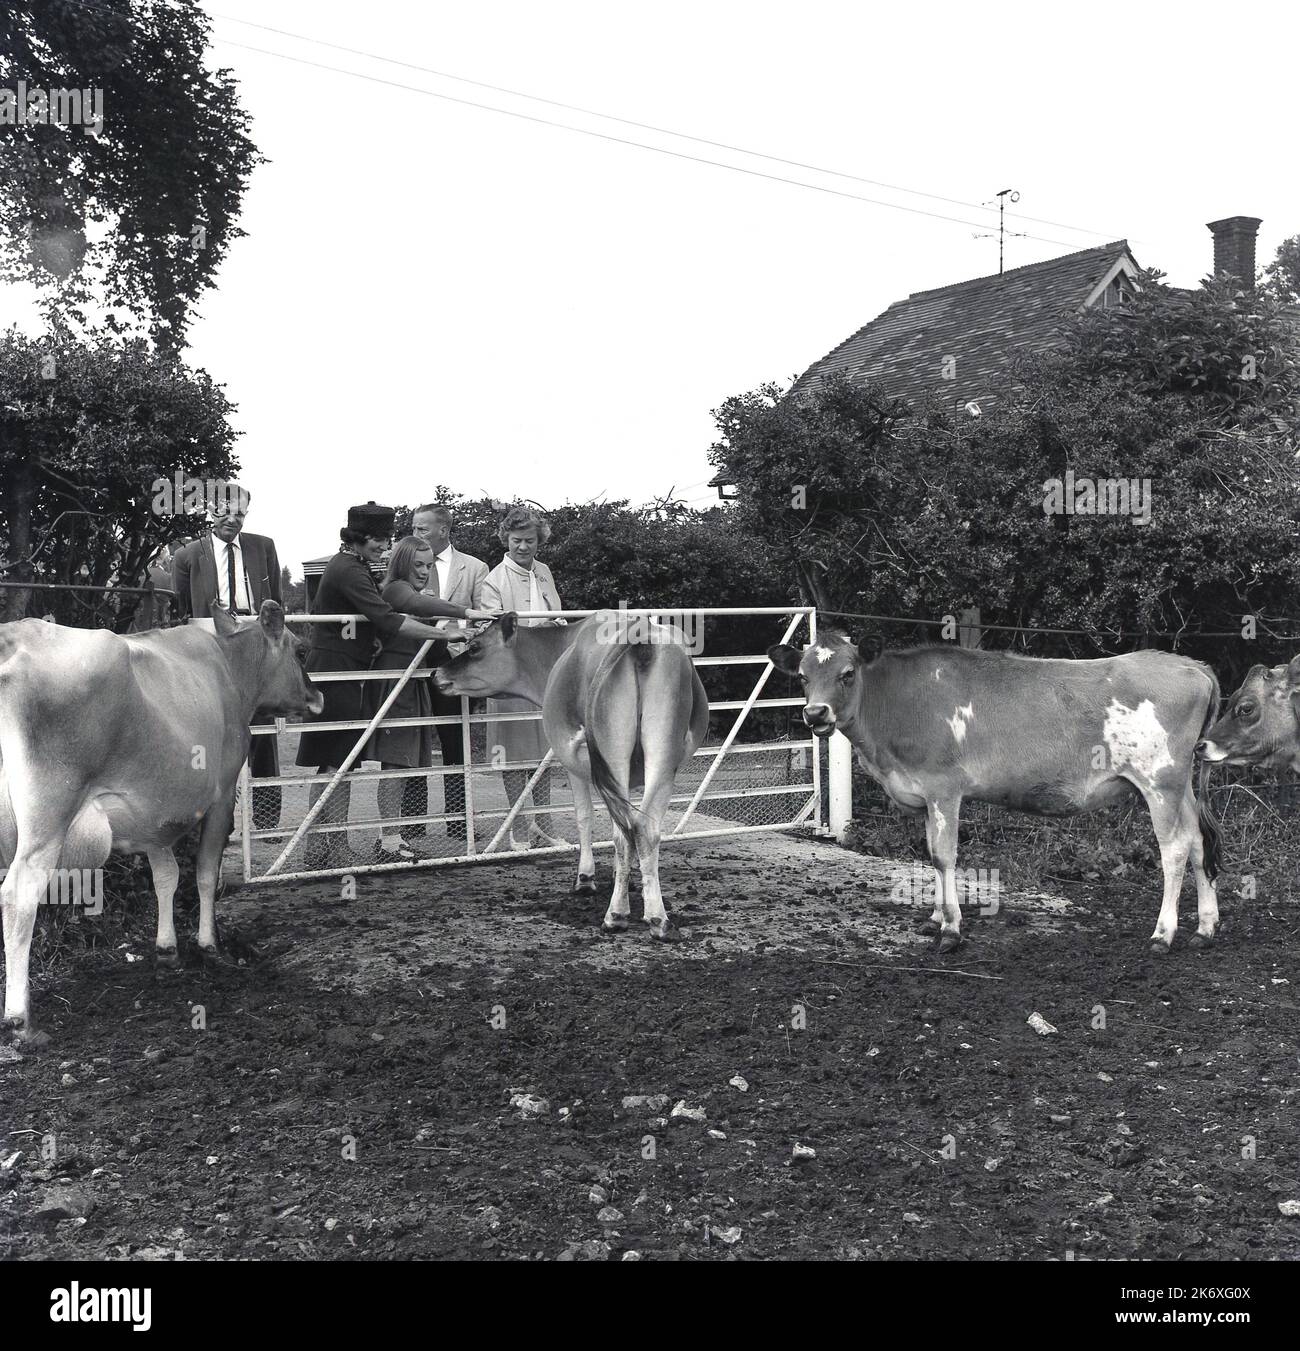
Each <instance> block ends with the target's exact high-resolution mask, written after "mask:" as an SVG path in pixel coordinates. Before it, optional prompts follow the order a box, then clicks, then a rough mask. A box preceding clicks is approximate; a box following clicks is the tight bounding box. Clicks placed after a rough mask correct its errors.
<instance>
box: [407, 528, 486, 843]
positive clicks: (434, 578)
mask: <svg viewBox="0 0 1300 1351" xmlns="http://www.w3.org/2000/svg"><path fill="white" fill-rule="evenodd" d="M451 527H452V513H451V508H450V507H446V506H443V505H441V504H440V503H437V502H426V503H425V504H424V505H423V506H420V507H416V509H415V514H414V515H413V516H412V518H411V533H412V534H413V535H417V536H419V538H420V539H422V540H424V542H425V543H426V544H428V546H429V547H430V548H431V549H432V550H433V555H434V566H433V567H432V568H430V569H429V582H428V585H427V586H426V587H425V588H424V591H425V594H426V595H429V596H438V597H440V598H441V599H442V600H447V601H451V602H452V604H454V605H463V606H464V607H465V608H466V609H467V610H478V609H480V608H482V607H481V606H480V605H479V600H480V599H481V597H482V594H483V579H484V578H485V577H486V576H487V573H488V566H487V564H486V563H485V562H483V560H482V559H481V558H475V557H474V555H473V554H466V553H461V551H460V550H459V549H457V548H455V547H454V546H453V545H452V542H451ZM435 627H439V626H435ZM429 683H430V685H432V686H433V713H434V716H435V717H438V718H443V717H459V716H460V697H459V696H458V695H453V694H443V693H442V692H441V691H440V690H439V689H438V688H437V686H436V685H434V684H433V682H432V681H430V682H429ZM434 730H435V731H436V732H437V733H438V744H439V746H441V747H442V763H443V764H444V765H463V764H464V763H465V744H464V739H463V737H462V734H461V729H460V728H459V727H457V726H454V725H452V724H448V725H446V726H443V727H436V728H435V729H434ZM442 801H443V811H444V812H445V813H446V814H447V815H448V816H450V815H453V814H454V813H461V814H463V813H464V811H465V775H464V774H463V773H461V774H444V775H443V776H442ZM402 815H403V816H427V815H429V782H428V780H427V779H424V778H411V779H407V780H406V788H405V790H404V792H403V794H402ZM407 829H408V830H418V829H419V828H418V827H408V828H407ZM447 835H448V836H449V837H450V838H452V839H456V840H463V839H465V837H466V835H465V822H464V821H448V822H447Z"/></svg>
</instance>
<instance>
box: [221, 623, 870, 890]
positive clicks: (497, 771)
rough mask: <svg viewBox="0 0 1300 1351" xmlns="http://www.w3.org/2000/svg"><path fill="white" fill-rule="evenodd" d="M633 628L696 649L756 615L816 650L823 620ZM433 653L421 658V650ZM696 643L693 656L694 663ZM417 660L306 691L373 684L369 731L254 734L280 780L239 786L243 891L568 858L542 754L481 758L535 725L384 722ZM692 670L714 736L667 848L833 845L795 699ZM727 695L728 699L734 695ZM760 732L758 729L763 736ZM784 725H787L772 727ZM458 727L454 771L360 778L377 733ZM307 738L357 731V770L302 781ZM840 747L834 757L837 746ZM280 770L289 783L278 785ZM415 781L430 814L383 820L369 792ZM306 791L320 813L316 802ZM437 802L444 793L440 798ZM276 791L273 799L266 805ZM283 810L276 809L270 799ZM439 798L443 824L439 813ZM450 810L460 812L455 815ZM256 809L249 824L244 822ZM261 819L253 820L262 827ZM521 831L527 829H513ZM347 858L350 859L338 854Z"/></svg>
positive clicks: (563, 797) (607, 832) (328, 726)
mask: <svg viewBox="0 0 1300 1351" xmlns="http://www.w3.org/2000/svg"><path fill="white" fill-rule="evenodd" d="M592 613H593V612H592V611H590V610H564V611H536V612H523V613H521V618H534V617H551V618H554V617H556V616H562V617H564V618H566V619H569V620H574V619H580V618H585V617H586V616H588V615H590V614H592ZM626 613H627V614H628V615H629V616H634V615H648V616H654V617H657V618H658V619H659V620H660V621H661V622H665V623H675V624H677V625H679V626H680V627H683V628H684V630H685V631H686V634H687V637H688V638H692V639H694V638H697V636H698V634H699V633H700V632H702V631H704V630H707V628H708V626H709V625H710V624H711V623H712V622H713V621H716V620H719V619H722V618H724V617H742V616H756V615H770V616H781V617H784V618H786V620H787V623H786V624H785V625H784V633H783V634H781V633H780V632H779V630H777V629H776V628H775V626H774V630H773V636H774V637H779V638H780V641H782V642H791V641H800V640H803V639H805V638H806V639H807V641H810V642H811V641H814V640H815V639H816V636H817V615H816V611H815V610H814V609H812V608H806V607H797V608H789V609H781V608H779V607H761V608H754V609H733V608H715V609H699V610H666V609H658V610H650V609H645V610H628V611H626ZM287 619H288V621H289V622H290V623H296V624H311V623H340V622H343V621H345V620H348V619H357V620H360V619H361V616H350V615H289V616H287ZM426 648H427V644H426ZM700 649H701V644H700V643H699V642H698V641H697V642H696V643H695V644H694V650H695V651H697V652H699V651H700ZM424 651H425V649H424V648H422V649H421V652H420V654H418V655H417V656H416V657H415V658H413V659H412V662H411V664H410V665H409V666H408V667H407V669H406V671H405V672H401V671H394V670H383V671H372V672H359V673H351V672H347V673H334V672H328V673H327V672H320V673H317V674H316V676H315V677H314V679H316V680H317V681H328V680H340V679H346V680H358V679H360V680H380V681H386V682H389V683H391V684H392V685H393V688H392V689H391V690H390V691H389V697H388V698H387V699H386V700H385V701H384V703H383V704H382V705H381V706H380V708H379V709H378V711H377V712H376V714H375V716H374V718H372V719H370V720H369V721H360V720H358V721H355V722H328V723H327V722H319V721H310V722H307V723H286V722H285V721H284V720H280V721H278V722H277V723H276V724H275V725H274V726H264V727H254V728H253V734H254V736H276V737H278V740H279V751H280V768H281V773H280V775H279V777H276V778H265V779H263V778H259V779H256V780H253V779H251V778H250V776H249V771H248V768H247V766H245V768H244V771H243V774H242V776H241V780H240V792H239V806H238V809H237V815H236V835H237V841H238V848H239V849H240V851H241V853H242V864H243V867H242V871H243V877H244V881H245V882H247V883H264V882H274V881H278V880H289V879H293V878H304V877H326V876H331V875H335V876H336V875H340V874H343V873H360V872H388V871H403V870H411V869H419V868H430V867H438V866H442V865H446V864H460V863H475V862H481V861H484V860H498V861H500V860H501V859H503V858H511V857H518V856H520V855H527V856H533V857H537V856H547V855H558V854H564V853H566V852H567V853H574V852H575V851H576V849H577V831H576V821H575V818H574V814H573V810H572V798H571V796H570V793H569V789H568V782H567V775H566V773H565V771H564V770H563V768H562V767H560V766H559V765H557V764H554V763H553V760H552V754H551V752H550V751H548V752H547V754H546V756H545V757H544V758H543V759H541V760H540V761H536V760H534V761H526V762H517V763H513V762H512V763H503V762H502V761H501V758H500V755H499V754H498V755H497V756H496V757H493V756H491V755H489V754H488V750H487V745H486V728H485V726H484V725H485V724H486V723H488V722H492V721H503V720H508V721H514V720H519V721H540V719H541V711H540V710H538V711H536V712H529V713H516V714H505V715H503V714H492V715H488V714H486V713H481V712H473V711H471V708H470V701H469V700H468V699H462V700H461V712H460V716H459V717H431V718H398V719H394V718H389V717H387V713H388V708H389V706H390V705H391V704H392V703H393V702H394V700H395V699H396V697H397V694H398V691H399V689H400V688H401V687H402V686H404V685H405V683H406V682H407V681H408V680H427V679H429V672H428V670H424V671H421V670H419V669H418V665H419V662H420V661H421V660H422V658H423V655H424ZM694 660H695V665H696V668H697V669H698V670H699V672H700V677H701V679H702V680H703V682H704V686H705V690H706V692H708V693H709V696H710V697H709V708H710V724H709V734H708V737H707V739H706V741H705V744H704V745H702V746H701V747H700V748H699V749H698V750H697V751H696V753H695V756H694V758H693V761H692V763H691V764H689V765H684V766H683V767H682V770H681V772H680V773H679V775H678V778H677V791H676V793H675V794H674V796H673V798H672V802H671V806H670V808H669V813H668V816H667V818H666V819H665V822H664V842H665V843H669V842H671V841H673V840H687V839H706V838H710V837H714V836H719V837H720V836H730V835H739V834H743V833H746V832H751V831H774V830H793V829H801V830H807V831H809V832H813V833H817V834H826V833H828V829H827V825H826V821H827V814H826V812H824V811H823V805H822V799H823V793H822V783H823V777H824V774H825V772H826V767H825V765H824V756H823V751H822V745H821V743H820V742H819V741H817V739H816V738H814V737H812V736H811V735H809V734H808V733H807V731H806V730H805V729H804V728H803V725H802V721H801V720H800V718H799V716H798V714H799V709H800V708H801V706H802V703H803V701H802V699H800V698H797V697H795V698H780V697H769V698H763V697H762V696H763V693H764V690H765V688H766V686H767V684H768V680H769V678H770V676H771V674H772V671H773V669H774V668H773V667H772V665H771V663H770V662H769V661H768V660H767V657H766V656H765V655H763V654H752V653H743V654H737V655H725V654H723V655H718V654H715V655H696V656H695V657H694ZM743 666H754V667H757V668H759V669H758V674H757V676H756V678H755V680H754V683H753V685H752V688H750V689H749V690H748V694H747V696H746V697H744V698H735V697H730V698H727V697H719V698H716V699H715V698H714V693H713V691H712V690H710V683H711V677H712V683H713V684H714V685H715V687H716V684H717V680H718V676H717V675H716V674H715V673H716V672H720V671H722V670H725V669H727V668H735V667H743ZM733 693H734V691H733ZM760 722H762V723H764V724H766V725H765V726H763V727H760V726H758V725H757V724H759V723H760ZM778 724H783V725H779V726H778ZM421 725H427V726H434V727H437V726H447V725H453V726H458V727H459V729H460V736H461V746H462V749H463V752H464V756H465V764H464V766H463V769H462V767H461V766H459V765H452V766H443V765H441V764H434V765H433V766H432V767H428V768H421V769H402V770H384V769H379V768H375V769H368V770H361V769H360V768H359V766H360V764H361V763H362V759H361V757H362V753H363V751H364V749H365V746H366V743H367V741H368V739H369V737H370V734H371V733H372V732H373V731H374V730H375V728H376V727H401V726H405V727H409V726H421ZM304 727H311V728H315V729H319V730H336V731H342V730H345V729H348V730H354V731H356V733H357V740H356V743H355V745H354V747H353V756H352V759H351V760H350V761H349V763H348V764H345V765H344V766H343V768H342V770H340V771H339V773H338V774H332V775H330V774H327V775H319V774H316V773H314V772H313V771H311V770H310V769H302V770H297V771H296V772H295V770H294V765H293V761H294V756H295V753H296V751H297V744H298V737H299V734H300V733H301V731H302V729H303V728H304ZM835 743H839V744H838V745H837V744H835ZM847 750H848V745H847V742H845V741H844V739H843V738H842V737H840V736H838V735H837V736H836V737H834V738H833V739H832V745H831V752H830V772H831V776H832V777H831V783H830V793H829V808H830V811H829V822H830V833H834V834H836V835H840V834H842V831H843V827H844V824H845V823H846V822H847V819H848V813H849V798H848V758H847ZM286 768H287V769H288V770H289V771H290V772H287V773H286V772H284V771H285V770H286ZM503 771H514V772H515V773H516V774H518V773H519V772H520V771H522V772H523V773H524V774H527V775H528V786H527V788H526V790H525V792H524V793H523V794H521V795H520V796H519V797H517V798H516V799H515V800H514V802H513V803H512V802H511V800H510V799H509V797H508V796H507V792H506V788H505V784H504V781H503ZM462 772H463V774H464V810H463V812H462V811H447V810H446V809H445V808H446V798H445V797H444V796H443V793H445V789H446V782H447V780H448V777H449V776H453V775H454V776H459V775H461V774H462ZM394 778H398V779H403V780H407V781H423V782H424V783H426V784H427V785H428V791H427V799H428V801H427V805H426V806H424V809H423V810H417V811H416V812H412V811H411V810H410V809H409V807H408V806H407V804H405V803H404V804H403V808H402V810H403V813H404V814H403V815H401V816H400V817H392V816H389V817H387V818H385V817H383V816H382V815H381V814H380V812H379V809H378V799H377V794H376V785H377V784H378V783H380V782H381V781H383V780H384V779H394ZM344 780H346V782H347V783H348V784H349V785H350V789H349V792H350V799H351V800H350V805H349V813H348V816H347V818H346V819H345V820H342V821H338V820H330V815H331V813H330V812H329V811H327V810H326V806H327V804H328V801H329V798H330V796H331V795H332V794H333V793H334V792H335V791H337V787H338V785H339V784H340V783H342V782H343V781H344ZM314 785H321V787H320V788H319V789H318V790H317V800H316V801H314V802H313V801H312V800H311V793H312V791H313V786H314ZM440 789H441V790H442V791H440ZM270 790H275V791H270ZM277 796H278V798H279V802H278V804H277V803H276V801H275V799H276V797H277ZM439 797H442V798H443V805H444V810H442V811H434V810H433V804H434V801H435V800H436V799H438V798H439ZM595 798H596V812H597V815H596V822H595V833H596V848H598V849H601V848H609V847H611V845H612V842H613V841H612V827H611V825H610V822H609V818H608V814H607V813H606V812H605V808H604V804H603V803H601V802H600V799H599V795H598V794H597V795H595ZM452 805H453V806H454V805H455V804H454V803H453V804H452ZM250 807H251V808H252V810H250ZM521 812H522V813H524V814H526V815H529V816H532V817H533V819H534V821H535V822H536V823H537V824H538V825H539V826H540V827H541V830H542V831H544V832H545V833H546V834H547V835H549V836H550V837H551V838H552V839H553V840H554V841H555V843H553V844H547V845H533V846H530V847H528V848H520V847H519V846H518V845H516V844H515V843H514V841H513V839H512V827H514V825H515V824H516V818H517V817H519V816H520V814H521ZM255 818H261V820H260V821H259V820H257V819H255ZM521 824H522V822H521ZM381 828H382V831H383V833H390V832H391V833H397V832H398V831H399V830H400V832H401V833H402V835H403V836H404V837H405V838H407V840H408V842H409V843H410V845H411V847H412V848H413V849H414V850H415V851H416V853H417V854H418V855H419V857H418V858H417V860H416V861H415V862H399V863H394V862H383V861H379V860H378V859H377V858H376V845H377V844H378V840H379V836H380V834H381ZM344 846H345V847H344Z"/></svg>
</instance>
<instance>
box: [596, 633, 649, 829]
mask: <svg viewBox="0 0 1300 1351" xmlns="http://www.w3.org/2000/svg"><path fill="white" fill-rule="evenodd" d="M642 646H643V645H642V644H638V643H637V642H635V641H629V640H627V639H625V638H621V637H620V638H619V639H618V640H616V641H615V642H614V643H613V644H612V645H611V647H610V650H609V652H607V653H606V654H605V656H603V657H602V658H601V660H600V663H599V665H598V666H597V667H596V672H595V674H594V675H593V676H592V679H591V686H590V688H589V689H588V690H587V702H586V707H585V708H584V709H583V715H582V721H583V725H584V728H585V730H586V734H587V758H588V760H589V761H590V763H591V781H592V783H594V784H595V785H596V787H597V789H599V791H600V795H601V797H603V798H604V799H605V805H606V806H607V807H608V808H609V814H610V816H611V817H613V820H614V824H615V825H616V826H617V827H618V828H619V830H620V831H621V832H622V833H623V835H624V837H625V838H626V839H627V840H628V841H630V842H631V843H633V844H635V842H636V836H637V826H638V824H639V820H640V816H641V812H640V809H639V808H638V807H637V806H636V804H635V803H633V801H632V800H631V798H629V797H628V795H627V793H626V792H625V791H624V789H623V787H622V785H621V784H620V783H619V781H618V779H617V778H616V777H615V775H614V771H613V770H612V769H611V768H610V765H609V761H608V760H607V759H606V758H605V754H604V752H603V751H602V750H601V747H600V737H599V736H598V735H597V733H596V718H597V715H598V713H599V711H600V709H599V706H600V704H601V702H602V700H603V698H604V697H605V687H606V686H607V685H608V684H609V680H610V677H611V676H612V675H613V674H614V672H615V670H617V668H618V667H619V666H620V665H621V664H622V663H623V662H625V661H626V660H628V658H629V657H632V658H633V659H639V658H640V656H641V653H640V651H639V649H640V648H641V647H642ZM635 698H636V704H635V707H634V710H633V722H632V726H633V727H634V728H636V729H637V734H638V735H640V731H639V729H640V727H641V682H640V680H637V681H636V696H635Z"/></svg>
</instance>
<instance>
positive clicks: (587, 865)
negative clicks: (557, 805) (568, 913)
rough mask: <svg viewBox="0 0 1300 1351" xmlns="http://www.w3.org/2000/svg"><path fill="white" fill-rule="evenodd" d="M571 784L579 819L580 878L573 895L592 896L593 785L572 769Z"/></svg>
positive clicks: (593, 867)
mask: <svg viewBox="0 0 1300 1351" xmlns="http://www.w3.org/2000/svg"><path fill="white" fill-rule="evenodd" d="M569 784H570V786H571V787H572V788H573V810H574V813H575V815H576V816H577V818H578V877H577V880H576V881H575V882H574V884H573V894H574V895H575V896H590V895H592V894H593V893H594V892H595V890H596V856H595V855H594V854H593V853H592V849H591V833H592V820H593V811H592V804H591V783H590V782H589V781H588V780H587V779H586V778H585V777H584V776H583V775H582V774H580V773H578V772H577V771H576V770H575V769H572V768H570V769H569Z"/></svg>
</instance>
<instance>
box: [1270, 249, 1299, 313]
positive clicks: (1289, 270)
mask: <svg viewBox="0 0 1300 1351" xmlns="http://www.w3.org/2000/svg"><path fill="white" fill-rule="evenodd" d="M1264 276H1265V277H1266V278H1267V284H1268V285H1269V286H1271V287H1272V289H1273V291H1274V293H1275V294H1276V295H1278V296H1279V297H1280V298H1281V299H1282V300H1283V301H1286V302H1288V303H1290V304H1292V305H1295V304H1300V235H1292V236H1291V238H1290V239H1284V240H1283V241H1282V243H1281V244H1279V245H1278V250H1277V256H1276V257H1275V258H1274V259H1273V261H1272V262H1271V263H1270V264H1269V265H1268V266H1267V267H1266V268H1265V269H1264Z"/></svg>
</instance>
